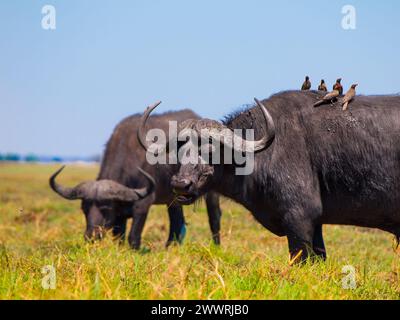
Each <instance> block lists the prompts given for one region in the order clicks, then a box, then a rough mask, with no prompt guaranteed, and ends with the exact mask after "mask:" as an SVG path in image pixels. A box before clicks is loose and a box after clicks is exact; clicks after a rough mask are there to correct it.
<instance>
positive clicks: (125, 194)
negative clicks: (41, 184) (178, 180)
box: [50, 166, 155, 202]
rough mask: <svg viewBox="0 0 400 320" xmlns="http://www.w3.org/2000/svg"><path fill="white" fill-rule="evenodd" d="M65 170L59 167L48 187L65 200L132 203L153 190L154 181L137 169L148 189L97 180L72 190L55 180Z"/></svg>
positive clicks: (84, 183)
mask: <svg viewBox="0 0 400 320" xmlns="http://www.w3.org/2000/svg"><path fill="white" fill-rule="evenodd" d="M64 168H65V166H63V167H61V168H60V169H59V170H57V171H56V172H55V173H54V174H53V175H52V176H51V177H50V187H51V188H52V189H53V190H54V191H55V192H56V193H58V194H59V195H60V196H62V197H63V198H65V199H67V200H78V199H87V200H93V201H124V202H133V201H137V200H140V199H143V198H145V197H147V196H148V195H149V194H151V193H152V192H153V191H154V189H155V181H154V179H153V178H152V177H151V176H150V175H149V174H148V173H147V172H145V171H144V170H142V169H141V168H138V170H139V172H140V173H142V174H143V175H144V176H145V177H146V178H147V180H148V181H149V187H147V188H141V189H131V188H129V187H126V186H124V185H122V184H120V183H118V182H115V181H112V180H97V181H88V182H83V183H81V184H79V185H77V186H76V187H74V188H67V187H63V186H61V185H59V184H58V183H57V182H56V181H55V179H56V177H57V176H58V175H59V174H60V172H61V171H62V170H63V169H64Z"/></svg>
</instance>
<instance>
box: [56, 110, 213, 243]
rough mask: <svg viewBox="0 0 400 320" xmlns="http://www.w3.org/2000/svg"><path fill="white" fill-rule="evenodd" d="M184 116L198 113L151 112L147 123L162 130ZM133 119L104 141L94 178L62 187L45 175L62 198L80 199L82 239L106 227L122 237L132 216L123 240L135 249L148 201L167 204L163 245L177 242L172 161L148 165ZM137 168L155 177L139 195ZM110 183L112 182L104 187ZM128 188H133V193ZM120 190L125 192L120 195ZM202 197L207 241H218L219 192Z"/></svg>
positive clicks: (181, 226) (180, 231)
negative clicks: (146, 193) (83, 222)
mask: <svg viewBox="0 0 400 320" xmlns="http://www.w3.org/2000/svg"><path fill="white" fill-rule="evenodd" d="M187 119H200V118H199V116H197V115H196V114H195V113H193V112H192V111H190V110H182V111H179V112H168V113H164V114H162V115H158V116H154V117H152V119H151V120H150V121H149V126H148V128H161V129H164V130H166V132H168V123H169V121H170V120H173V121H177V123H178V124H179V123H181V122H182V121H184V120H187ZM139 120H140V115H133V116H130V117H128V118H126V119H124V120H123V121H121V122H120V123H119V124H118V125H117V127H116V128H115V129H114V132H113V134H112V136H111V138H110V139H109V141H108V143H107V145H106V149H105V152H104V157H103V160H102V163H101V168H100V173H99V175H98V178H97V180H96V181H92V182H88V183H84V184H81V185H79V186H78V187H76V188H73V189H68V188H63V187H61V186H60V185H58V184H56V183H55V178H56V176H57V175H58V174H59V173H60V171H58V172H56V173H55V174H54V175H53V176H52V178H51V179H50V185H51V187H52V189H53V190H54V191H55V192H57V193H58V194H59V195H61V196H62V197H64V198H66V199H69V200H74V199H82V210H83V212H84V213H85V216H86V232H85V238H86V239H92V238H93V237H95V238H96V239H98V238H101V237H102V236H103V231H104V230H106V229H112V231H113V235H114V236H116V237H120V238H121V239H123V238H124V236H125V229H126V223H127V219H128V218H131V217H132V218H133V223H132V227H131V231H130V233H129V236H128V241H129V244H130V245H131V247H132V248H134V249H138V248H139V247H140V242H141V234H142V230H143V227H144V224H145V221H146V217H147V214H148V211H149V208H150V206H151V205H152V204H166V205H168V214H169V219H170V233H169V237H168V242H167V245H169V244H170V243H172V242H173V241H178V242H180V241H181V240H182V239H183V237H184V235H185V230H186V229H185V220H184V216H183V209H182V206H181V204H180V203H178V202H177V201H174V200H175V197H176V195H175V194H174V193H173V192H172V187H171V185H170V180H171V178H172V176H173V175H174V174H175V173H176V172H177V170H178V166H177V165H167V164H165V165H161V164H160V165H150V164H149V163H148V162H147V161H146V154H145V151H144V150H143V148H142V147H141V146H140V145H139V142H138V140H137V135H136V132H137V130H138V126H139ZM138 167H141V168H143V169H144V170H146V172H148V173H149V174H150V175H151V176H152V177H154V179H155V184H156V187H155V192H154V193H153V194H150V195H149V196H147V197H144V196H141V195H142V194H143V195H144V193H143V191H140V192H139V193H138V192H136V191H135V190H134V189H136V188H142V187H144V186H146V185H148V184H149V183H148V178H146V176H144V175H142V174H140V170H139V169H138ZM111 183H112V187H109V185H110V184H111ZM115 190H117V191H118V192H116V191H115ZM129 190H133V191H132V192H133V193H132V192H131V191H129ZM131 193H132V194H131ZM136 193H137V195H138V196H139V198H136V197H133V198H132V197H131V196H134V195H135V194H136ZM121 194H124V195H127V196H126V197H121ZM205 199H206V204H207V209H208V215H209V222H210V227H211V231H212V236H213V240H214V242H215V243H217V244H219V242H220V236H219V232H220V218H221V211H220V208H219V196H218V195H217V194H216V193H213V192H210V193H207V195H206V197H205Z"/></svg>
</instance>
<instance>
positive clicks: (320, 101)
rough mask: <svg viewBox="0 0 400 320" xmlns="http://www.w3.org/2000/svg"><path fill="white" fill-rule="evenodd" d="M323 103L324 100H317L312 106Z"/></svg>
mask: <svg viewBox="0 0 400 320" xmlns="http://www.w3.org/2000/svg"><path fill="white" fill-rule="evenodd" d="M323 103H324V100H319V101H317V102H316V103H314V108H315V107H319V106H320V105H321V104H323Z"/></svg>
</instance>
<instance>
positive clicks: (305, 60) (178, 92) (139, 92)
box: [0, 0, 400, 156]
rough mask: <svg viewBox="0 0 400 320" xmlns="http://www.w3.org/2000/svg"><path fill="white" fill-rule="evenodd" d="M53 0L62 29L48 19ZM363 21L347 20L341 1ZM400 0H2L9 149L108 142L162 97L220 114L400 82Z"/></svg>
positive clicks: (4, 138)
mask: <svg viewBox="0 0 400 320" xmlns="http://www.w3.org/2000/svg"><path fill="white" fill-rule="evenodd" d="M46 4H51V5H54V6H55V8H56V10H57V11H56V12H57V29H56V30H55V31H45V30H43V29H42V28H41V19H42V14H41V9H42V7H43V6H44V5H46ZM346 4H350V5H353V6H354V7H355V8H356V10H357V29H356V30H344V29H342V27H341V20H342V17H343V15H342V13H341V10H342V7H343V6H344V5H346ZM399 19H400V2H399V1H396V0H387V1H373V0H359V1H351V0H346V1H329V2H328V1H321V0H317V1H313V0H310V1H293V0H291V1H289V0H284V1H265V0H264V1H262V0H250V1H234V0H223V1H209V0H202V1H187V0H186V1H184V0H182V1H178V0H168V1H165V0H164V1H163V0H146V1H144V0H143V1H138V0H133V1H122V0H116V1H105V0H99V1H94V0H68V1H65V0H64V1H57V0H46V1H36V0H30V1H25V0H13V1H11V0H7V1H6V0H3V1H1V2H0V121H1V122H0V152H19V153H29V152H34V153H38V154H56V155H66V156H68V155H82V156H87V155H93V154H99V153H101V152H102V150H103V148H104V144H105V142H106V141H107V139H108V137H109V136H110V134H111V132H112V130H113V128H114V127H115V125H116V124H117V123H118V121H120V120H121V119H122V118H124V117H126V116H128V115H130V114H133V113H137V112H141V111H143V110H144V108H145V107H146V105H148V104H151V103H153V102H154V101H156V100H162V101H163V104H162V105H161V106H160V107H159V111H166V110H170V109H174V110H178V109H181V108H185V107H188V108H192V109H193V110H195V111H196V112H197V113H198V114H200V115H201V116H204V117H208V118H215V119H221V118H222V117H223V116H224V115H225V114H227V113H229V112H230V111H232V110H234V109H236V108H237V107H239V106H241V105H242V104H246V103H251V102H252V99H253V97H258V98H265V97H268V96H269V95H271V94H272V93H276V92H278V91H281V90H285V89H297V88H299V86H301V83H302V81H303V77H304V76H305V75H306V74H308V75H309V76H310V77H311V80H312V82H313V86H316V85H317V83H318V82H319V80H320V79H321V78H324V79H325V80H326V81H327V82H328V84H329V87H330V86H331V85H332V82H334V80H335V79H336V78H337V77H339V76H341V77H342V78H343V83H344V86H345V87H348V86H349V85H350V84H351V83H352V82H358V83H359V88H358V91H359V93H364V94H373V93H378V94H385V93H397V92H399V91H400V81H399V77H400V58H399V57H400V41H399V38H400V21H399Z"/></svg>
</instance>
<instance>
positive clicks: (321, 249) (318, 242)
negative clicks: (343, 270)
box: [313, 224, 326, 260]
mask: <svg viewBox="0 0 400 320" xmlns="http://www.w3.org/2000/svg"><path fill="white" fill-rule="evenodd" d="M313 250H314V252H315V254H316V255H317V256H319V257H321V258H322V259H324V260H325V259H326V250H325V244H324V238H323V236H322V225H321V224H319V225H317V226H316V227H315V229H314V237H313Z"/></svg>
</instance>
